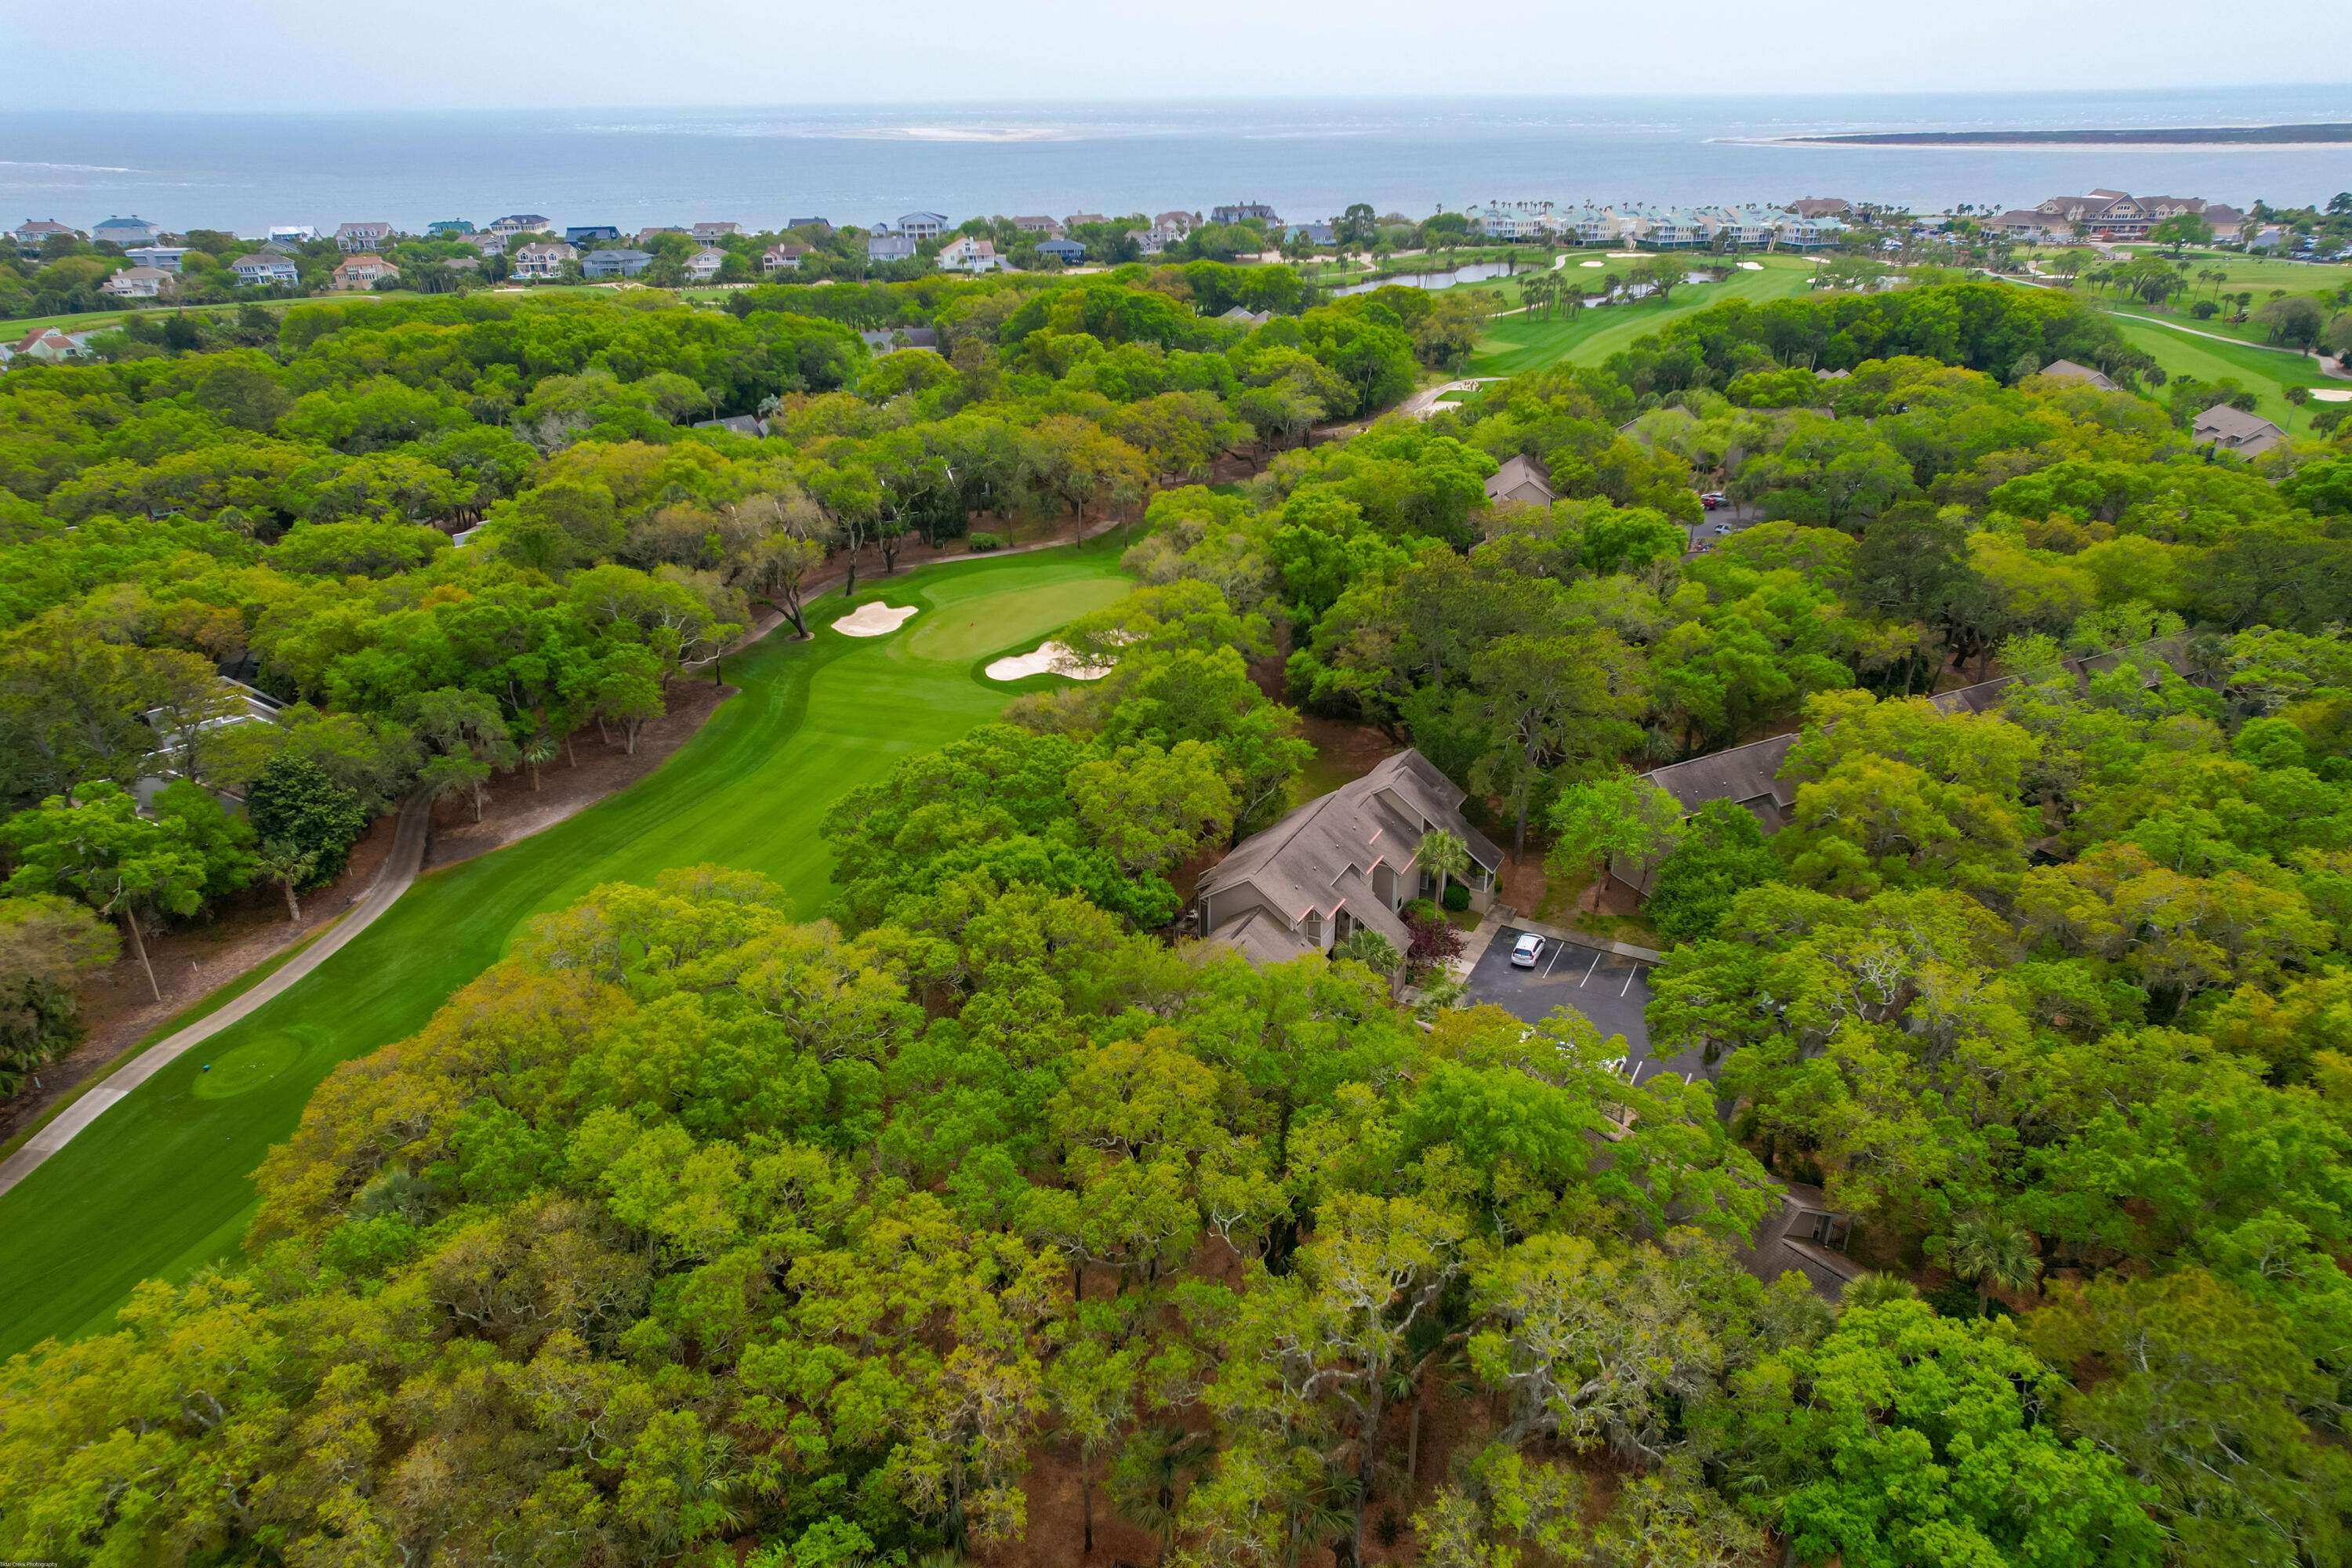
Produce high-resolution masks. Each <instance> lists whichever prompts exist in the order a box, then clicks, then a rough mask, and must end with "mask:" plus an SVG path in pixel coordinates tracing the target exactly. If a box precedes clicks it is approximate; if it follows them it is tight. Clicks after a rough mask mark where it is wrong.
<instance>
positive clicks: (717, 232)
mask: <svg viewBox="0 0 2352 1568" xmlns="http://www.w3.org/2000/svg"><path fill="white" fill-rule="evenodd" d="M688 232H690V233H691V234H692V235H693V236H694V237H695V238H697V239H698V240H700V241H701V242H702V243H703V244H705V245H717V244H718V243H719V241H720V240H722V239H725V238H726V237H728V236H729V235H730V234H740V233H742V232H743V226H742V225H741V224H740V223H724V222H712V223H698V224H696V225H695V226H694V227H693V228H692V229H691V230H689V231H688Z"/></svg>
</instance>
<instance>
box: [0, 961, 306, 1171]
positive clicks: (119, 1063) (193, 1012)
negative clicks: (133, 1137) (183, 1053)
mask: <svg viewBox="0 0 2352 1568" xmlns="http://www.w3.org/2000/svg"><path fill="white" fill-rule="evenodd" d="M338 923H339V921H328V922H327V923H326V924H325V925H322V926H320V928H319V929H318V930H317V931H312V932H311V933H310V935H308V936H306V937H304V938H303V939H302V940H301V941H299V942H296V943H294V944H293V945H292V946H290V947H289V948H286V949H285V950H284V951H282V952H278V954H277V955H276V956H274V957H271V958H266V959H264V960H262V961H261V962H260V963H257V964H255V965H254V966H253V967H252V968H251V969H248V970H247V971H246V972H245V973H242V974H240V975H238V976H237V977H236V979H234V980H232V981H230V982H229V983H228V984H226V985H224V986H222V987H221V988H220V989H218V990H217V991H214V992H211V993H209V994H205V995H203V996H199V997H198V998H196V1000H194V1002H191V1003H190V1004H188V1005H186V1006H185V1007H183V1008H181V1009H180V1010H179V1011H178V1012H176V1013H174V1014H173V1015H172V1016H170V1017H168V1018H166V1019H164V1020H163V1022H162V1023H160V1024H158V1025H156V1026H154V1027H153V1028H152V1029H150V1030H148V1031H147V1032H146V1033H145V1034H143V1035H142V1036H140V1037H138V1038H137V1039H135V1040H133V1041H131V1044H129V1045H128V1046H125V1047H123V1048H122V1049H121V1050H120V1051H118V1052H116V1053H115V1055H114V1056H113V1057H112V1058H110V1059H109V1060H108V1061H107V1063H106V1065H105V1066H103V1067H101V1068H98V1070H96V1071H95V1072H93V1073H91V1074H90V1075H89V1077H88V1078H87V1079H83V1080H82V1084H81V1087H80V1088H79V1089H75V1090H74V1091H73V1092H72V1093H70V1094H68V1095H66V1096H64V1097H63V1098H62V1099H60V1100H58V1102H57V1103H56V1104H54V1105H52V1106H50V1107H49V1108H48V1109H47V1110H44V1111H43V1112H41V1114H40V1115H38V1116H37V1117H35V1118H33V1120H32V1121H28V1122H26V1124H25V1125H24V1126H22V1127H19V1128H18V1129H17V1130H16V1132H15V1133H14V1134H13V1135H11V1136H10V1138H9V1139H8V1141H7V1142H5V1143H0V1160H5V1159H6V1158H7V1157H8V1156H9V1155H11V1154H13V1153H15V1152H16V1151H17V1150H19V1149H21V1148H23V1147H24V1146H25V1145H26V1143H28V1142H31V1141H32V1137H33V1134H34V1133H36V1132H38V1131H40V1130H41V1129H42V1128H44V1127H47V1125H48V1124H49V1123H50V1122H52V1121H56V1120H57V1119H58V1117H60V1116H62V1115H64V1114H65V1113H66V1110H68V1108H69V1107H70V1106H71V1105H72V1104H73V1102H74V1101H75V1100H79V1099H80V1098H81V1097H82V1096H83V1095H85V1094H88V1093H89V1091H90V1090H91V1089H96V1088H97V1087H98V1086H99V1085H100V1084H101V1083H104V1082H105V1081H106V1080H107V1079H108V1078H110V1076H112V1075H113V1074H114V1073H115V1072H116V1071H118V1070H120V1069H121V1068H125V1067H128V1066H130V1065H131V1063H132V1062H134V1061H136V1060H138V1059H139V1057H140V1055H141V1053H142V1052H144V1051H145V1050H146V1049H147V1047H150V1046H152V1045H154V1044H155V1043H156V1042H157V1041H159V1040H166V1039H169V1038H170V1037H173V1035H176V1034H178V1033H179V1032H180V1031H181V1030H183V1029H184V1028H186V1027H187V1026H189V1025H191V1024H193V1023H194V1022H196V1020H198V1019H199V1018H204V1017H207V1016H210V1015H212V1014H214V1013H217V1012H219V1011H220V1010H221V1009H222V1008H223V1007H226V1006H227V1005H229V1004H230V1003H232V1002H234V1001H236V999H237V998H238V997H240V996H242V995H244V994H246V993H247V992H248V991H250V990H252V989H253V988H254V987H255V986H257V985H258V984H261V983H262V982H263V981H265V980H267V979H268V978H269V977H270V976H271V975H273V974H275V973H278V971H279V970H280V969H282V968H284V967H285V966H286V965H287V964H289V963H292V962H293V961H294V958H295V956H296V955H297V954H298V953H299V952H301V951H302V950H303V949H304V948H307V947H309V946H310V944H311V943H312V942H316V941H318V940H319V939H320V937H322V936H324V935H326V934H327V933H328V932H329V931H332V930H334V929H335V926H336V925H337V924H338Z"/></svg>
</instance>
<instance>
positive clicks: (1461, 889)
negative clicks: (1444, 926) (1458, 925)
mask: <svg viewBox="0 0 2352 1568" xmlns="http://www.w3.org/2000/svg"><path fill="white" fill-rule="evenodd" d="M1445 907H1446V908H1447V909H1449V910H1454V911H1455V912H1456V913H1459V912H1460V911H1462V910H1466V909H1468V908H1469V907H1470V889H1468V888H1466V887H1465V886H1464V885H1463V884H1461V883H1460V882H1448V883H1446V884H1445Z"/></svg>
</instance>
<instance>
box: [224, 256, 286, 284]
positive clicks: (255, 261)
mask: <svg viewBox="0 0 2352 1568" xmlns="http://www.w3.org/2000/svg"><path fill="white" fill-rule="evenodd" d="M228 269H229V270H230V271H231V272H234V273H236V280H237V281H238V282H240V283H243V284H245V285H246V286H247V287H248V288H262V289H266V288H278V287H282V288H292V287H293V286H294V285H295V284H297V283H299V282H301V281H302V274H301V273H300V272H299V271H298V270H296V268H295V266H294V264H293V263H292V262H291V261H289V260H288V259H287V258H284V257H282V256H273V255H271V254H270V253H269V252H268V251H266V250H257V251H255V252H254V253H253V254H252V255H250V256H240V257H238V258H236V260H235V261H232V262H230V263H229V264H228Z"/></svg>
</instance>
